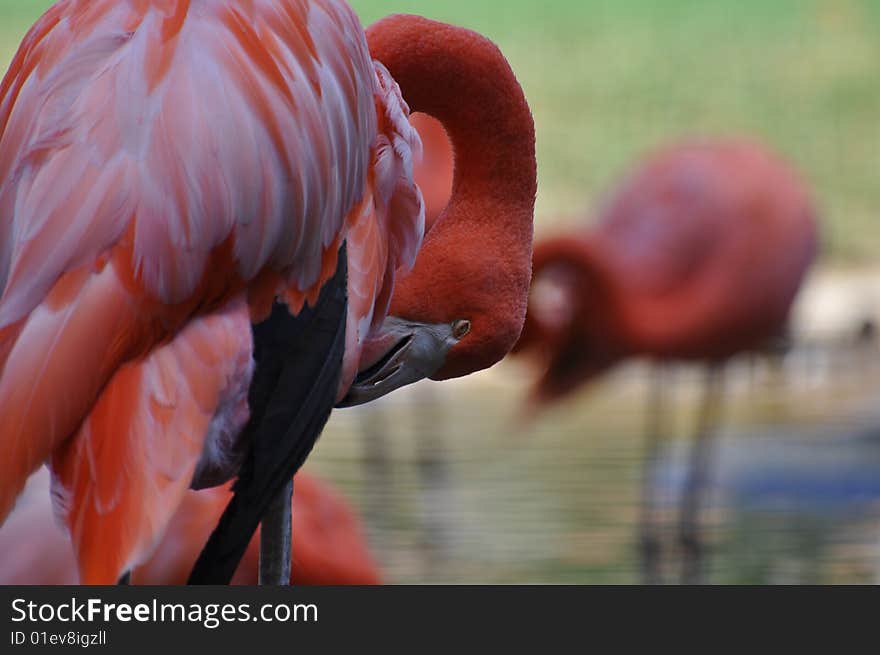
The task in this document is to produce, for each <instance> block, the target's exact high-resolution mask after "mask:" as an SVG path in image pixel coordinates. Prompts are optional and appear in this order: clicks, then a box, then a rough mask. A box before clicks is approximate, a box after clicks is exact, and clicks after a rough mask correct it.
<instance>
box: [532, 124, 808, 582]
mask: <svg viewBox="0 0 880 655" xmlns="http://www.w3.org/2000/svg"><path fill="white" fill-rule="evenodd" d="M814 217H815V210H814V208H813V204H812V201H811V200H810V198H809V195H808V193H807V191H806V189H805V187H804V185H803V183H802V182H801V181H800V180H799V179H798V178H797V176H796V175H795V174H794V173H793V172H792V171H791V169H790V168H789V166H788V165H787V164H785V163H784V162H782V161H780V160H779V159H778V158H777V157H776V156H775V155H773V154H771V153H770V152H768V151H767V149H765V148H764V147H762V146H759V145H756V144H753V143H748V142H744V141H726V142H717V143H693V144H685V145H678V146H674V147H670V148H666V149H664V150H662V151H660V152H659V153H657V154H655V155H654V156H652V157H650V158H649V159H648V160H647V162H645V163H644V164H643V165H642V166H640V167H639V168H638V169H637V170H636V171H635V172H634V173H633V174H631V175H629V176H627V178H626V179H625V181H624V182H623V183H622V184H621V186H620V187H619V188H618V189H617V191H616V192H615V193H614V194H613V195H612V196H611V198H610V200H609V201H608V202H607V203H606V204H605V206H604V208H603V210H602V212H601V214H600V218H599V221H598V223H597V224H595V225H593V226H590V227H589V228H588V229H584V230H578V231H576V232H575V233H573V234H570V235H564V236H557V237H553V238H549V239H546V240H543V241H541V242H540V243H539V244H538V245H537V246H536V248H535V254H534V276H535V290H534V292H533V294H532V300H531V302H530V305H529V312H528V316H527V319H526V325H525V328H524V330H523V335H522V338H521V340H520V342H519V343H518V345H517V350H519V351H523V352H526V353H530V354H532V355H533V356H534V357H535V359H536V361H537V362H539V364H540V367H541V370H542V374H541V377H540V379H539V381H538V382H537V384H536V386H535V388H534V394H533V396H534V398H535V400H536V401H537V402H538V404H546V403H549V402H552V401H554V400H557V399H559V398H562V397H564V396H566V395H568V394H570V393H571V392H573V391H575V390H576V389H578V388H580V387H581V386H583V385H585V384H587V383H588V382H590V381H591V380H593V379H595V378H596V377H597V376H599V375H601V374H602V373H603V372H605V371H607V370H608V369H609V368H611V367H612V366H614V365H615V364H616V363H618V362H620V361H622V360H624V359H627V358H629V357H634V356H644V357H649V358H651V359H653V360H655V361H658V362H668V361H674V360H690V361H698V362H702V363H704V364H706V366H707V367H708V370H709V374H708V384H707V386H706V397H705V399H704V401H703V405H702V409H701V412H700V421H699V427H698V432H697V435H698V436H697V440H696V442H695V445H694V449H693V451H692V455H691V467H690V474H689V478H688V480H687V481H686V487H685V492H684V496H683V501H682V502H683V506H682V515H681V528H680V539H681V544H682V547H683V551H684V553H685V569H686V570H685V574H684V579H685V580H686V581H689V582H692V581H696V580H698V579H699V577H700V566H701V564H700V561H701V553H702V549H701V545H700V543H699V539H698V534H697V512H698V506H699V499H700V491H701V489H702V488H703V486H704V483H705V476H706V472H705V470H706V466H707V460H708V456H709V455H708V449H709V440H710V436H711V433H712V432H713V430H714V427H715V424H716V422H717V412H718V408H717V405H718V394H719V384H720V380H719V371H720V369H721V367H722V365H723V363H724V362H725V361H726V360H728V359H729V358H730V357H732V356H734V355H736V354H738V353H742V352H746V351H750V350H756V349H762V348H765V347H767V345H768V344H769V343H770V342H771V341H773V340H775V339H777V338H778V337H780V336H781V335H783V333H784V331H785V328H786V321H787V318H788V315H789V310H790V309H791V305H792V302H793V300H794V298H795V295H796V294H797V291H798V288H799V287H800V285H801V282H802V281H803V279H804V275H805V273H806V271H807V268H808V267H809V266H810V264H811V262H812V261H813V259H814V257H815V254H816V250H817V236H816V224H815V218H814ZM542 286H543V287H544V288H545V293H544V294H543V296H542V294H541V292H540V290H541V288H542ZM661 390H662V384H660V385H658V387H657V392H658V398H657V400H656V403H655V404H656V407H655V409H654V410H653V412H652V414H653V417H652V419H651V429H650V432H649V442H648V443H649V446H648V457H647V459H646V475H645V478H646V483H645V494H646V496H645V498H646V502H645V503H644V504H643V507H644V514H643V518H642V526H643V527H642V532H643V534H642V539H643V544H642V545H643V555H644V558H645V561H646V577H647V579H648V580H649V581H652V582H653V581H656V580H657V574H656V564H657V549H658V547H659V544H658V541H657V536H656V526H655V523H656V520H655V517H654V516H653V514H654V512H653V509H652V507H651V503H650V500H649V499H648V494H649V492H650V490H651V489H652V488H653V477H654V472H653V469H654V461H655V459H656V454H657V449H658V447H659V446H658V435H659V433H660V432H661V427H660V425H661V417H660V405H661V404H662V402H661V399H660V396H659V393H661Z"/></svg>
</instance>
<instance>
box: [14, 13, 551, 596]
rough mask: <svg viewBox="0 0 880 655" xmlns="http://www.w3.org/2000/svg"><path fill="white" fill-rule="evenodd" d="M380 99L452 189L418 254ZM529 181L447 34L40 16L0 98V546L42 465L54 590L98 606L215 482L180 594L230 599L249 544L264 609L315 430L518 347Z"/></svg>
mask: <svg viewBox="0 0 880 655" xmlns="http://www.w3.org/2000/svg"><path fill="white" fill-rule="evenodd" d="M368 36H369V41H370V43H369V45H368V42H367V38H368ZM371 53H372V54H371ZM374 57H375V59H376V60H379V61H382V62H384V65H383V64H382V63H379V61H376V60H374ZM404 97H405V98H406V99H407V100H408V101H409V102H410V104H411V106H412V107H413V108H414V110H416V111H422V112H424V113H427V114H431V115H433V116H435V117H436V118H438V119H439V120H440V121H441V122H442V123H443V124H444V126H445V127H446V129H447V131H448V132H449V133H450V135H451V138H452V141H453V143H454V145H455V152H456V157H457V160H456V163H457V169H458V170H460V172H461V175H459V176H457V177H456V182H455V192H454V194H453V198H452V199H451V201H450V206H449V208H448V210H447V211H446V212H445V213H444V215H443V216H442V217H441V218H440V219H439V221H438V223H437V225H435V226H434V229H433V230H432V231H431V233H430V235H429V236H428V238H426V239H424V241H423V229H424V227H423V220H424V215H423V201H422V197H421V193H420V191H419V190H418V187H417V185H416V184H415V183H414V182H413V180H412V162H413V157H414V156H416V155H417V153H418V146H419V143H418V137H417V135H416V133H415V132H414V131H413V129H412V127H411V126H410V124H409V122H408V115H409V107H408V106H407V104H406V102H405V101H404ZM535 169H536V165H535V157H534V125H533V121H532V117H531V113H530V111H529V108H528V104H527V102H526V100H525V97H524V95H523V92H522V90H521V88H520V86H519V84H518V83H517V81H516V78H515V76H514V74H513V72H512V71H511V69H510V66H509V64H508V63H507V61H506V60H505V58H504V56H503V55H502V54H501V52H500V51H499V50H498V48H497V47H495V46H494V45H493V44H492V43H491V42H489V41H488V40H487V39H485V38H483V37H481V36H479V35H477V34H475V33H473V32H470V31H468V30H464V29H461V28H457V27H453V26H450V25H445V24H442V23H437V22H433V21H429V20H427V19H423V18H420V17H415V16H395V17H390V18H388V19H386V20H384V21H381V22H379V23H378V24H376V25H374V26H373V27H372V28H370V30H369V35H367V34H365V32H364V30H363V28H362V27H361V25H360V22H359V21H358V18H357V16H356V15H355V13H354V12H353V11H352V10H351V8H350V7H349V6H348V5H347V4H346V3H345V2H344V1H343V0H310V1H304V0H228V1H225V2H220V1H215V0H127V1H119V0H61V1H60V2H58V3H56V4H55V5H53V6H52V7H51V8H50V9H49V10H48V11H47V12H46V13H45V14H44V15H43V16H42V17H41V18H40V19H39V20H38V21H37V23H36V24H35V25H34V26H33V28H32V29H31V30H30V31H29V32H28V34H27V35H26V36H25V38H24V41H23V42H22V44H21V46H20V48H19V50H18V52H17V54H16V56H15V58H14V59H13V62H12V64H11V67H10V69H9V71H8V73H7V74H6V76H5V78H4V79H3V82H2V85H0V288H2V295H0V425H2V426H3V427H2V432H0V444H2V447H3V450H4V456H3V458H2V461H0V522H2V521H3V520H4V519H5V518H6V517H7V516H8V515H9V513H10V511H11V510H12V508H13V505H14V503H15V500H16V498H17V497H18V495H19V493H20V492H21V490H22V488H23V486H24V484H25V482H26V480H27V478H28V477H29V476H30V475H31V473H33V472H34V471H35V470H36V469H37V468H39V467H40V466H42V465H43V464H44V463H48V465H49V467H50V469H51V471H52V494H53V500H54V503H55V505H56V507H57V509H58V511H59V513H60V514H61V515H62V516H63V517H64V521H65V523H66V525H67V528H68V530H69V532H70V535H71V539H72V543H73V547H74V552H75V554H76V559H77V568H78V571H79V577H80V579H81V580H82V581H83V582H84V583H87V584H110V583H113V582H115V581H116V580H117V579H119V578H121V577H123V576H124V575H125V574H126V573H127V572H128V571H131V570H132V569H134V568H136V567H137V566H138V565H139V564H142V563H143V562H145V561H146V560H147V559H148V558H149V556H150V554H151V553H152V552H153V550H154V549H155V547H156V545H157V543H158V542H159V540H160V538H161V536H162V534H163V533H164V530H165V527H166V526H167V525H168V522H169V521H170V520H171V517H172V516H173V515H174V513H175V512H176V511H177V509H178V507H179V506H180V504H181V502H182V501H183V498H184V497H185V495H186V492H187V489H189V488H190V487H192V488H196V489H199V488H204V487H212V486H217V485H220V484H223V483H225V482H227V481H228V480H230V479H233V478H235V479H236V482H235V485H234V487H233V489H234V494H233V497H232V499H231V500H230V501H229V503H228V505H227V507H226V509H225V511H224V513H223V515H222V516H221V518H220V520H219V522H218V524H217V527H216V528H215V530H214V532H213V533H212V535H211V537H210V539H209V540H208V542H207V544H206V545H205V548H204V549H203V551H202V553H201V555H200V557H199V559H198V560H197V562H196V565H195V567H194V569H193V572H192V574H191V577H190V581H191V582H193V583H206V582H210V583H220V584H223V583H226V582H228V581H229V580H230V579H231V577H232V575H233V573H234V571H235V569H236V567H237V566H238V563H239V560H240V559H241V557H242V555H243V554H244V552H245V550H246V549H247V546H248V544H249V543H250V540H251V537H252V535H253V533H254V531H255V530H256V528H257V526H258V524H259V523H260V521H261V520H263V519H264V517H265V520H263V526H262V538H261V544H262V545H263V546H264V547H265V549H264V551H263V552H262V553H261V554H262V555H264V556H265V557H264V559H265V564H266V567H265V574H264V572H263V571H262V570H261V575H260V577H261V581H262V582H265V583H279V584H281V583H286V582H287V581H288V580H289V553H290V549H289V548H287V547H286V544H285V542H286V541H288V540H289V539H290V532H289V530H290V528H289V525H290V493H291V487H290V485H291V482H290V481H291V479H292V477H293V474H294V473H295V472H296V471H297V470H298V469H299V467H300V466H301V465H302V463H303V461H304V460H305V459H306V457H307V456H308V454H309V452H310V451H311V449H312V446H313V445H314V443H315V440H316V439H317V438H318V436H319V435H320V433H321V430H322V428H323V426H324V424H325V422H326V420H327V418H328V416H329V414H330V412H331V410H332V409H333V407H334V405H336V404H340V405H344V406H349V405H354V404H358V403H362V402H367V401H370V400H373V399H375V398H378V397H380V396H382V395H384V394H386V393H389V392H391V391H393V390H394V389H396V388H399V387H401V386H404V385H406V384H409V383H412V382H414V381H417V380H419V379H422V378H424V377H429V376H430V377H433V378H435V379H448V378H453V377H458V376H463V375H467V374H469V373H471V372H473V371H477V370H480V369H483V368H486V367H488V366H491V365H492V364H494V363H495V362H497V361H498V360H500V359H501V358H502V357H503V356H504V355H505V354H506V353H507V351H508V350H509V349H510V348H511V347H512V345H513V344H514V342H515V341H516V339H517V338H518V336H519V332H520V330H521V327H522V322H523V319H524V316H525V308H526V300H527V293H528V285H529V281H530V272H531V266H530V262H531V234H532V213H533V209H534V198H535V193H536V170H535ZM477 242H479V244H480V250H479V253H475V252H474V251H473V247H474V245H475V244H476V243H477ZM487 244H491V245H489V246H487ZM397 278H399V279H397Z"/></svg>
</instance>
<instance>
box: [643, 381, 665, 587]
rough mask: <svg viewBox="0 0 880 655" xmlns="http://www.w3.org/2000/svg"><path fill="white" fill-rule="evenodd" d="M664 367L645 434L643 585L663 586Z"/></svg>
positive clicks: (655, 384)
mask: <svg viewBox="0 0 880 655" xmlns="http://www.w3.org/2000/svg"><path fill="white" fill-rule="evenodd" d="M663 378H664V367H663V365H662V364H657V365H656V366H655V367H654V370H653V376H652V379H651V382H650V389H649V399H648V407H647V422H646V427H647V430H646V434H645V454H644V457H643V459H642V495H641V502H640V506H639V555H640V562H641V574H642V584H650V585H656V584H661V582H662V576H661V573H660V565H661V559H662V544H661V539H660V521H659V517H658V515H657V504H656V502H655V498H654V495H655V492H656V489H657V461H658V459H659V457H660V447H661V443H662V441H663V435H664V412H663V405H664V402H665V400H664V399H665V393H664V379H663Z"/></svg>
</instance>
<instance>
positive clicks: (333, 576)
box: [0, 473, 380, 585]
mask: <svg viewBox="0 0 880 655" xmlns="http://www.w3.org/2000/svg"><path fill="white" fill-rule="evenodd" d="M45 482H46V481H44V480H40V479H35V480H33V481H32V482H30V483H29V487H28V490H27V491H26V492H25V496H24V498H23V500H22V502H21V503H20V506H19V507H17V508H16V510H15V512H13V513H12V515H11V516H10V517H9V520H8V521H7V523H6V524H5V525H4V526H3V527H2V528H0V552H3V554H4V556H3V558H2V561H0V584H28V585H33V584H77V583H78V582H79V576H78V575H77V566H76V558H75V556H74V552H73V548H72V546H71V543H70V538H69V536H68V534H67V532H66V530H64V529H63V528H62V527H61V526H59V525H57V524H56V523H55V522H54V521H53V520H52V516H51V514H52V509H51V507H50V505H49V497H48V494H47V493H46V486H47V485H46V484H45ZM230 496H231V493H230V492H229V489H228V488H227V487H215V488H213V489H205V490H202V491H188V492H187V493H186V494H185V496H184V499H183V502H182V503H181V505H180V507H179V508H178V510H177V512H176V513H175V514H174V517H173V518H172V519H171V522H170V523H169V524H168V529H167V530H166V532H165V535H164V537H163V538H162V540H161V542H160V543H159V546H158V548H157V549H156V551H155V552H154V553H153V555H152V556H151V557H150V559H149V560H148V561H147V562H146V563H144V564H143V565H141V566H139V567H138V568H137V569H135V570H134V571H133V572H132V583H134V584H155V585H178V584H184V583H185V582H186V580H187V577H188V576H189V573H190V570H191V569H192V565H193V563H194V562H195V560H196V557H197V556H198V554H199V551H200V550H201V549H202V546H203V545H204V543H205V541H206V540H207V538H208V535H209V534H210V532H211V530H212V529H213V527H214V525H215V524H216V523H217V519H218V518H219V517H220V514H221V513H222V512H223V508H224V507H225V506H226V503H227V502H228V501H229V498H230ZM295 500H296V511H295V512H294V514H293V516H294V519H293V524H294V525H293V534H294V555H293V574H292V576H291V582H292V583H296V584H319V585H338V584H355V585H357V584H379V582H380V574H379V572H378V569H377V568H376V565H375V563H374V561H373V558H372V556H371V555H370V552H369V550H368V548H367V545H366V539H365V538H364V535H363V530H362V527H361V525H360V522H359V521H358V519H357V517H356V516H355V514H354V513H353V512H352V510H351V509H350V508H349V507H348V505H347V504H346V502H345V501H344V500H343V499H342V497H341V496H339V494H338V493H337V492H336V491H334V490H333V489H332V488H331V487H330V486H329V485H327V484H326V483H323V482H321V481H320V480H318V479H317V478H315V477H313V476H310V475H307V474H305V473H299V474H298V475H297V476H296V487H295ZM257 541H258V540H257V538H256V537H255V538H254V539H253V540H252V541H251V544H250V546H249V547H248V549H247V552H246V553H245V556H244V558H243V559H242V561H241V564H240V565H239V567H238V570H237V571H236V574H235V576H234V577H233V579H232V583H233V584H248V585H253V584H256V582H257V568H258V559H259V557H258V544H257Z"/></svg>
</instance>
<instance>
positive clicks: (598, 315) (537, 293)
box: [514, 235, 622, 404]
mask: <svg viewBox="0 0 880 655" xmlns="http://www.w3.org/2000/svg"><path fill="white" fill-rule="evenodd" d="M595 250H596V246H595V244H592V243H590V242H589V241H588V240H587V239H585V238H583V236H582V235H571V236H560V237H555V238H552V239H546V240H544V241H542V242H540V243H538V244H537V245H536V247H535V254H534V277H533V281H532V288H531V292H530V294H529V305H528V311H527V313H526V321H525V326H524V328H523V333H522V336H521V337H520V340H519V341H518V342H517V344H516V346H515V348H514V352H515V353H517V354H521V355H523V356H525V357H528V358H529V359H530V360H531V361H532V363H533V364H535V366H536V367H537V368H538V369H539V370H540V375H539V378H538V381H537V382H536V384H535V386H534V388H533V390H532V398H533V400H535V401H536V402H538V403H539V404H540V403H547V402H550V401H554V400H558V399H560V398H562V397H564V396H567V395H568V394H569V393H571V392H573V391H574V390H576V389H578V388H580V387H581V386H582V385H584V384H586V383H588V382H589V381H590V380H592V379H594V378H596V377H597V376H598V375H600V374H601V373H603V372H604V371H606V370H607V369H608V368H609V367H611V366H612V365H613V364H614V363H615V362H616V361H617V360H618V359H619V358H620V356H621V353H622V348H621V347H620V344H619V343H618V338H617V334H618V332H619V326H617V324H616V321H615V312H616V307H615V304H614V297H613V288H612V286H611V284H610V278H609V274H608V272H607V271H606V270H604V268H603V267H602V266H601V265H600V263H599V261H598V259H597V257H596V255H595Z"/></svg>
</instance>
